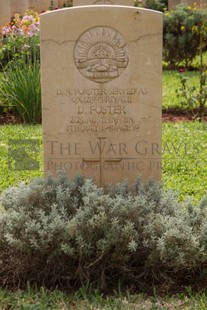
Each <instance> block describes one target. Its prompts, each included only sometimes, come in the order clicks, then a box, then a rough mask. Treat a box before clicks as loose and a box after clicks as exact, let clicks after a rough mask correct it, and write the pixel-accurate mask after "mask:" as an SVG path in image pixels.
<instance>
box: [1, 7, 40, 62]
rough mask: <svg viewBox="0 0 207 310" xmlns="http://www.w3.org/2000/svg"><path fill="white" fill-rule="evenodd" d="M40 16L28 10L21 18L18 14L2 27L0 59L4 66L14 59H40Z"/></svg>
mask: <svg viewBox="0 0 207 310" xmlns="http://www.w3.org/2000/svg"><path fill="white" fill-rule="evenodd" d="M39 25H40V23H39V16H38V14H37V13H35V12H33V11H31V10H28V11H26V13H25V15H24V16H23V17H22V18H21V17H20V16H19V15H18V14H16V15H15V18H14V20H13V21H12V22H10V23H8V24H7V25H5V26H4V27H2V28H1V39H0V61H1V64H2V66H3V67H5V66H6V65H7V64H8V63H9V64H11V63H13V62H14V60H15V61H16V60H18V61H21V62H28V61H32V62H34V61H36V60H38V61H39V31H40V27H39Z"/></svg>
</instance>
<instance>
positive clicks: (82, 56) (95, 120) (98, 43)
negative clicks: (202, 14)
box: [41, 5, 162, 186]
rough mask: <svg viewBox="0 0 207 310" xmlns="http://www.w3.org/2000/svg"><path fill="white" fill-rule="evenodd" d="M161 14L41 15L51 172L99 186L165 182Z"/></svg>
mask: <svg viewBox="0 0 207 310" xmlns="http://www.w3.org/2000/svg"><path fill="white" fill-rule="evenodd" d="M161 72H162V14H161V13H160V12H155V11H151V10H145V9H140V8H135V7H128V6H127V7H126V6H105V5H97V6H96V5H95V6H81V7H73V8H67V9H62V10H58V11H53V12H50V13H44V14H42V15H41V76H42V106H43V140H44V170H45V174H47V173H48V172H49V171H50V172H51V173H52V174H54V175H55V174H56V172H57V170H63V169H65V170H66V171H67V172H68V175H69V176H70V177H74V176H75V175H77V174H83V175H84V176H86V177H93V178H94V180H95V182H96V183H97V184H98V185H101V186H105V185H108V184H110V183H117V182H121V181H122V180H128V182H129V184H132V183H133V182H134V180H135V178H136V176H138V175H141V176H142V177H143V179H148V178H149V177H153V178H155V179H158V180H159V179H160V175H161V168H160V164H161V84H162V82H161V78H162V74H161Z"/></svg>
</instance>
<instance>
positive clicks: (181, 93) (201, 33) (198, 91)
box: [177, 17, 207, 119]
mask: <svg viewBox="0 0 207 310" xmlns="http://www.w3.org/2000/svg"><path fill="white" fill-rule="evenodd" d="M192 31H193V32H195V33H196V35H197V36H198V38H199V47H198V50H199V60H200V61H199V87H198V88H197V87H195V86H194V85H192V83H191V80H190V79H189V78H187V77H186V76H185V75H183V74H180V82H181V86H180V88H178V89H177V96H178V97H179V98H180V100H181V101H180V103H181V106H182V107H186V108H188V106H190V108H191V109H192V108H194V109H196V108H197V115H196V116H199V117H200V118H201V119H202V118H203V117H204V114H205V109H206V102H207V65H206V64H204V61H203V52H204V49H205V40H204V38H205V35H206V34H207V17H204V18H203V19H201V20H200V22H199V24H198V25H197V26H194V27H193V29H192Z"/></svg>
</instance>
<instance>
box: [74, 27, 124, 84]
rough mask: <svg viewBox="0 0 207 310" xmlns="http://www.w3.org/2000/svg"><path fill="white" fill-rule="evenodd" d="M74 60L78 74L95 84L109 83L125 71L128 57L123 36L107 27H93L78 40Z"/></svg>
mask: <svg viewBox="0 0 207 310" xmlns="http://www.w3.org/2000/svg"><path fill="white" fill-rule="evenodd" d="M74 60H75V64H76V67H77V68H78V70H79V71H80V73H81V74H82V75H83V76H84V77H86V78H87V79H89V80H92V81H94V82H97V83H106V82H110V81H112V80H113V79H116V78H117V77H119V76H120V74H122V72H123V71H124V70H125V69H126V67H127V65H128V62H129V57H128V50H127V43H126V41H125V39H124V38H123V36H122V35H121V34H120V33H119V32H118V31H117V30H115V29H112V28H109V27H94V28H91V29H89V30H87V31H86V32H84V33H83V34H82V35H81V36H80V38H79V39H78V41H77V43H76V45H75V50H74Z"/></svg>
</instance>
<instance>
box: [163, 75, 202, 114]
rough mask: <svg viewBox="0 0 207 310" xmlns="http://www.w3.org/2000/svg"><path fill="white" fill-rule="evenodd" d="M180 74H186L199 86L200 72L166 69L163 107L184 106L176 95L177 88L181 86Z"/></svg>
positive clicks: (179, 107)
mask: <svg viewBox="0 0 207 310" xmlns="http://www.w3.org/2000/svg"><path fill="white" fill-rule="evenodd" d="M179 74H184V75H185V76H186V77H188V78H190V79H191V83H192V85H195V86H197V87H198V85H199V72H197V71H192V72H190V71H189V72H185V73H178V71H164V72H163V92H162V94H163V95H162V98H163V105H162V106H163V109H165V110H167V109H172V108H178V109H181V108H182V106H181V104H180V102H179V99H178V98H177V96H176V89H178V88H179V87H180V79H179Z"/></svg>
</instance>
